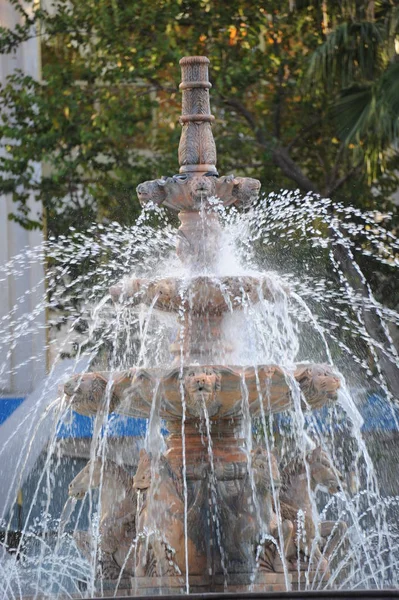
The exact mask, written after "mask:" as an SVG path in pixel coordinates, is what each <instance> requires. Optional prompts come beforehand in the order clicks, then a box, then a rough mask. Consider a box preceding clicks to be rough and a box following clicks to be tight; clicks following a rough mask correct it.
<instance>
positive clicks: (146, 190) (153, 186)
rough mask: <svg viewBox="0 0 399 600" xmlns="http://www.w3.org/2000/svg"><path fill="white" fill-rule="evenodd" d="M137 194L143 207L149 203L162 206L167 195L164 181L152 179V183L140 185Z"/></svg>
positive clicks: (146, 182) (147, 182) (145, 182)
mask: <svg viewBox="0 0 399 600" xmlns="http://www.w3.org/2000/svg"><path fill="white" fill-rule="evenodd" d="M136 192H137V196H138V199H139V202H140V204H141V205H145V204H147V203H148V202H153V203H154V204H162V202H163V201H164V200H165V195H166V194H165V188H164V186H163V185H162V181H161V180H159V179H152V180H151V181H144V182H143V183H140V184H139V185H138V186H137V188H136Z"/></svg>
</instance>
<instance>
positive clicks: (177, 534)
mask: <svg viewBox="0 0 399 600" xmlns="http://www.w3.org/2000/svg"><path fill="white" fill-rule="evenodd" d="M134 488H135V489H137V490H140V492H144V493H145V497H144V502H143V505H142V507H141V509H140V514H139V523H138V533H139V535H138V546H137V576H163V575H176V574H177V573H184V572H185V569H186V562H185V544H186V543H187V552H188V556H189V564H190V572H191V573H193V572H194V573H197V574H202V573H203V570H204V568H205V564H206V555H205V548H204V539H203V537H202V536H201V534H200V530H201V526H200V523H201V519H202V516H203V512H204V511H203V508H204V505H205V496H206V487H205V485H204V482H200V483H199V485H197V488H196V494H192V498H191V502H190V505H189V506H188V510H187V523H188V538H187V540H185V531H184V498H183V484H182V479H181V475H180V474H176V472H175V471H174V470H173V469H172V467H171V466H170V464H169V462H168V460H167V459H166V458H165V457H164V456H162V455H161V456H159V457H158V458H157V459H156V461H155V460H154V458H153V456H152V455H151V454H150V453H147V452H146V451H145V450H142V451H141V452H140V461H139V464H138V468H137V471H136V475H135V477H134ZM141 532H146V535H145V537H143V536H140V533H141ZM142 538H143V539H142ZM149 545H150V547H151V552H150V554H151V556H149V555H148V552H149V550H148V547H149ZM171 555H173V560H171ZM192 569H194V571H193V570H192ZM150 571H151V572H150Z"/></svg>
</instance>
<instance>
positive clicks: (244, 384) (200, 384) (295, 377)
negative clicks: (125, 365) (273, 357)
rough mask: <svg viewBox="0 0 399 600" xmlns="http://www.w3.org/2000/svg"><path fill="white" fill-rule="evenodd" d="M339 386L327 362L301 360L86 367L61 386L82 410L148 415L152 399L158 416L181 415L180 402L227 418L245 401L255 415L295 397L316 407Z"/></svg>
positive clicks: (193, 411) (288, 404) (192, 411)
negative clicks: (291, 365) (287, 364)
mask: <svg viewBox="0 0 399 600" xmlns="http://www.w3.org/2000/svg"><path fill="white" fill-rule="evenodd" d="M110 382H111V383H110ZM339 387H340V377H339V375H338V374H337V373H335V372H334V371H333V370H332V368H331V367H330V366H329V365H326V364H309V363H301V364H298V365H296V367H295V369H288V368H282V367H279V366H277V365H259V366H257V367H250V366H237V365H229V366H225V365H187V366H186V367H183V368H180V367H176V368H174V369H171V370H166V369H160V368H154V369H151V368H149V369H144V368H138V369H130V370H127V371H124V372H120V373H114V374H112V373H108V372H99V373H85V374H80V375H75V376H74V377H72V378H71V379H70V380H68V381H67V382H66V384H65V386H64V390H65V393H66V394H67V395H68V396H71V406H72V408H73V409H74V410H76V411H77V412H81V413H82V414H96V413H97V412H98V411H99V410H100V411H101V410H102V411H104V410H106V409H107V410H108V411H109V412H117V413H119V414H123V415H126V416H132V417H139V418H143V417H144V418H148V417H149V416H150V414H151V410H152V406H153V403H155V409H156V410H157V411H158V412H159V415H160V416H161V417H162V418H165V419H181V418H182V416H183V403H184V404H185V407H186V411H187V417H189V418H201V417H202V416H203V415H204V411H207V412H208V415H209V417H210V418H212V419H228V418H234V417H238V416H242V415H243V403H244V402H248V409H249V412H250V414H251V415H253V416H257V415H259V414H261V412H262V410H264V411H265V412H266V413H275V412H281V411H284V410H289V409H291V408H293V407H294V405H295V397H296V399H297V401H298V400H299V402H300V403H301V404H302V406H303V407H306V406H310V407H311V408H320V407H321V406H323V405H324V404H325V403H326V402H327V401H329V400H335V399H336V397H337V390H338V388H339ZM107 390H108V392H107ZM106 407H107V408H106Z"/></svg>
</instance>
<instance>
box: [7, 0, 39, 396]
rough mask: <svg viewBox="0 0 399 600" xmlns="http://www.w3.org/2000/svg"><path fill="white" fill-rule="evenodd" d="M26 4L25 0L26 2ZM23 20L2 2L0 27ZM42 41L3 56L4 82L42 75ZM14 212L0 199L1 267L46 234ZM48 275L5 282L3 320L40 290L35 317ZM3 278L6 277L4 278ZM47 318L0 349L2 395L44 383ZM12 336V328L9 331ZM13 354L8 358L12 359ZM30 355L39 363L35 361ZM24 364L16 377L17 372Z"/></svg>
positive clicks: (30, 272)
mask: <svg viewBox="0 0 399 600" xmlns="http://www.w3.org/2000/svg"><path fill="white" fill-rule="evenodd" d="M22 4H23V2H22ZM25 9H26V11H30V10H31V9H32V5H31V4H30V5H25ZM19 19H20V16H19V15H18V14H17V13H16V12H15V10H14V8H13V6H12V5H11V4H10V3H9V2H8V0H0V24H1V25H2V26H5V27H13V26H15V25H16V24H17V23H18V20H19ZM38 39H39V38H37V37H33V38H32V39H31V40H29V41H27V42H25V43H24V44H23V45H22V47H20V48H19V50H18V51H17V52H16V53H15V54H7V55H0V81H1V82H2V83H3V82H5V80H6V77H7V75H9V74H10V73H12V72H13V71H14V69H16V68H18V69H22V70H23V71H24V72H25V73H27V74H29V75H32V76H33V77H35V78H36V79H38V78H39V77H40V45H39V41H38ZM34 167H35V171H36V176H37V177H40V173H41V167H40V165H39V164H35V165H34ZM28 205H29V206H30V208H31V211H32V215H34V216H35V217H36V215H37V214H38V212H40V205H39V203H38V202H36V201H35V199H34V198H33V196H32V197H31V198H30V199H29V203H28ZM13 210H15V206H14V205H13V202H12V199H11V197H10V196H4V195H3V196H0V268H1V267H2V266H3V265H4V264H5V263H7V262H8V261H9V260H11V259H12V258H13V257H14V256H15V255H16V254H19V253H20V252H21V251H22V250H23V249H24V248H26V247H28V248H33V247H35V246H38V245H40V244H41V243H42V240H43V236H42V233H41V232H40V231H27V230H25V229H23V228H22V227H21V226H20V225H18V224H17V223H14V222H13V221H9V220H8V214H9V213H10V212H12V211H13ZM43 277H44V270H43V266H42V265H41V264H39V263H34V264H31V265H30V266H29V268H28V269H27V270H26V271H25V272H24V275H23V277H19V278H17V277H13V276H8V277H7V278H6V280H5V281H4V280H3V281H1V282H0V319H1V318H3V317H5V316H6V315H8V314H9V312H10V310H11V309H12V307H13V306H14V305H15V303H16V302H17V301H18V300H20V299H21V298H22V297H23V295H24V294H25V293H26V292H27V291H29V290H32V289H33V288H34V287H35V286H38V289H37V291H36V292H34V293H32V292H31V293H28V294H27V295H26V298H24V300H23V301H22V302H21V303H20V304H18V308H17V311H16V313H15V317H16V318H18V317H23V315H27V314H30V313H31V312H32V310H33V309H34V307H35V306H36V305H37V303H38V302H40V300H41V298H42V297H43V294H44V284H43V283H42V284H40V283H39V282H40V281H41V280H42V279H43ZM0 279H3V277H2V276H1V275H0ZM44 325H45V315H44V312H43V311H42V313H41V315H39V316H38V317H37V318H36V320H35V330H36V331H35V332H34V333H32V334H30V335H26V336H23V337H22V338H21V339H19V337H16V338H15V339H16V344H15V348H12V346H13V343H12V340H11V341H10V342H8V343H6V344H5V345H4V346H3V345H2V347H1V348H0V369H1V366H2V365H3V363H4V362H6V363H7V365H6V368H5V370H4V373H3V374H2V375H1V376H0V395H25V394H26V393H28V392H31V391H32V390H33V389H34V386H35V381H40V380H42V379H43V377H44V375H45V371H46V359H45V328H44ZM8 333H9V334H11V336H12V335H13V330H12V329H10V328H9V329H8ZM8 354H9V356H8ZM31 356H36V357H37V360H36V361H35V362H32V361H31V360H30V357H31ZM25 362H26V364H24V366H22V367H21V366H19V367H18V370H17V371H16V373H13V371H14V370H15V369H16V368H17V366H18V365H22V364H23V363H25Z"/></svg>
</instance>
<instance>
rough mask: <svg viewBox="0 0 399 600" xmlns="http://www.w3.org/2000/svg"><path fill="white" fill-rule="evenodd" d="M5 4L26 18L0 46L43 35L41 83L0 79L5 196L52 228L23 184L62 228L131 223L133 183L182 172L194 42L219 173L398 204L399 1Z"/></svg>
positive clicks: (381, 206) (18, 210)
mask: <svg viewBox="0 0 399 600" xmlns="http://www.w3.org/2000/svg"><path fill="white" fill-rule="evenodd" d="M10 2H11V3H12V4H13V5H14V6H15V7H16V8H18V10H19V11H20V12H21V14H22V15H23V17H24V19H23V24H22V25H21V26H19V27H18V28H17V29H15V30H13V31H10V30H7V29H4V28H3V29H1V31H0V33H1V37H0V51H1V52H10V53H12V52H13V51H14V50H15V48H16V47H17V46H18V45H19V44H21V43H22V42H23V41H24V40H26V39H27V38H29V37H31V36H32V35H35V36H39V39H40V43H41V47H42V80H41V81H35V80H33V79H32V78H30V77H27V76H25V75H23V74H22V73H20V72H15V73H14V74H13V75H12V76H11V77H10V78H9V79H8V82H7V83H6V85H5V86H3V87H2V88H1V89H0V122H1V125H0V134H1V137H2V138H3V140H6V143H5V147H6V152H5V153H4V154H2V155H1V157H0V172H1V173H2V175H1V177H0V192H2V193H12V195H13V199H14V201H15V211H14V212H13V215H11V218H13V219H16V220H18V221H19V222H21V223H22V224H23V225H24V226H26V227H37V226H41V225H42V223H41V222H40V219H39V218H38V219H36V218H35V217H32V215H30V214H28V212H27V209H26V204H25V201H26V197H27V192H28V191H29V190H30V191H32V190H33V191H34V192H35V194H36V197H37V200H38V201H41V202H42V203H43V206H44V207H45V214H46V218H47V226H48V229H49V231H50V232H51V233H52V234H53V235H55V236H58V235H59V234H61V233H65V232H66V231H67V230H68V228H69V226H73V227H75V228H77V229H85V228H86V227H87V226H88V224H89V223H90V222H92V221H93V220H97V221H100V222H107V220H117V221H119V222H120V223H122V224H130V223H132V222H134V220H135V219H136V218H137V215H138V213H139V210H140V209H139V205H138V201H137V198H136V194H135V188H136V186H137V185H138V183H140V182H141V181H143V180H146V179H152V178H155V177H159V176H161V175H171V174H173V173H175V172H176V171H177V170H178V162H177V147H178V140H179V136H180V127H179V124H178V117H179V113H180V94H179V91H178V84H179V81H180V69H179V65H178V61H179V59H180V58H181V57H182V56H184V55H189V54H205V55H207V56H208V57H209V59H210V61H211V70H210V73H211V80H212V83H213V90H212V99H211V103H212V110H213V113H214V114H215V116H216V125H215V127H214V134H215V137H216V140H217V147H218V168H219V172H220V173H222V174H227V173H230V172H234V173H235V174H239V175H247V176H256V177H257V178H259V179H260V180H261V181H262V186H263V190H264V191H266V192H268V191H271V190H274V191H277V190H278V189H280V188H288V189H296V188H300V189H301V190H302V191H305V192H306V191H314V192H318V193H320V194H322V195H326V196H329V197H332V198H334V199H337V200H340V201H343V202H345V203H349V204H352V205H356V206H359V207H361V208H376V209H378V210H380V211H381V212H382V213H383V212H384V211H386V210H390V209H391V208H392V205H391V203H390V198H391V195H392V193H393V192H394V191H395V190H397V189H398V186H399V178H398V173H399V171H398V170H399V155H398V152H397V134H398V124H399V54H398V52H399V47H398V44H399V42H398V29H399V7H398V3H397V2H396V0H375V1H371V0H263V1H256V0H219V1H218V0H158V1H156V2H154V1H153V0H141V1H140V2H138V1H130V2H125V1H124V0H53V2H52V3H51V4H50V3H46V2H44V3H42V4H41V5H37V3H36V2H34V3H32V11H31V12H29V13H28V12H26V6H27V5H29V2H28V3H26V2H25V3H24V5H22V4H20V3H19V0H10ZM24 7H25V8H24ZM31 161H39V162H41V163H42V166H43V176H42V178H41V179H40V180H39V181H37V180H36V179H35V177H34V176H33V169H32V166H31Z"/></svg>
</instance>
